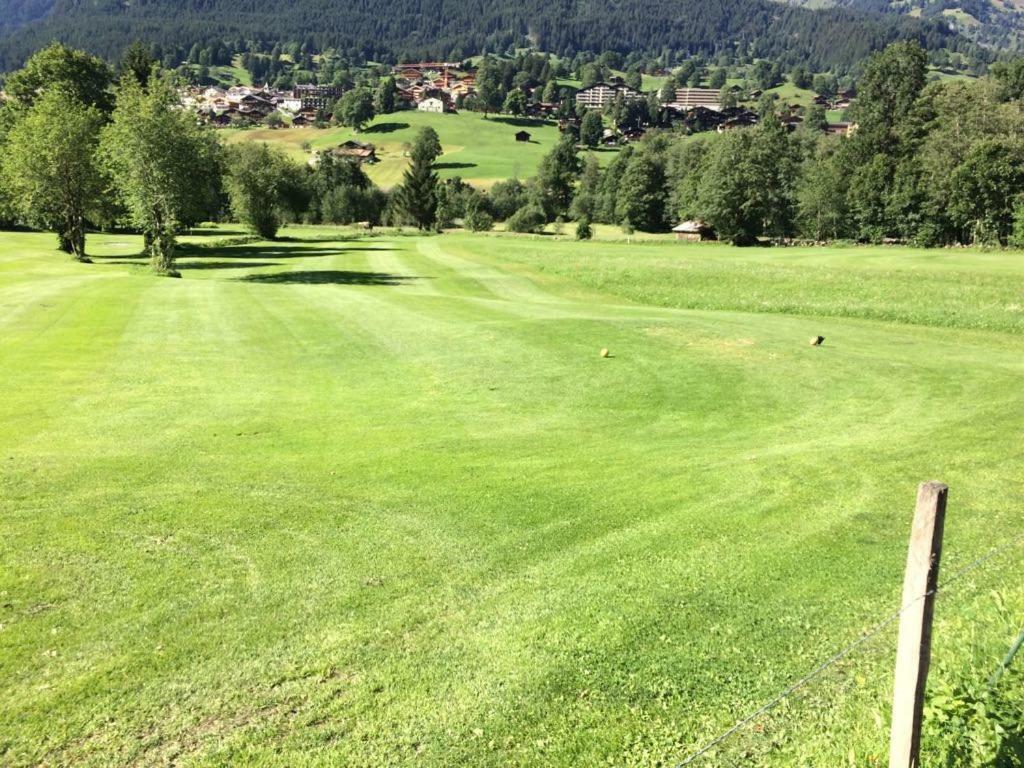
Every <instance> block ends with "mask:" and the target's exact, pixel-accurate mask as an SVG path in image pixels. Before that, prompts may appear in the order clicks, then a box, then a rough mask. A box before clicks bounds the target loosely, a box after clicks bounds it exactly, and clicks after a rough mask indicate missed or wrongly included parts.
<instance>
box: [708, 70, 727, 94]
mask: <svg viewBox="0 0 1024 768" xmlns="http://www.w3.org/2000/svg"><path fill="white" fill-rule="evenodd" d="M727 80H728V75H727V74H726V71H725V70H724V69H722V68H719V69H716V70H715V71H714V72H713V73H712V74H711V77H710V79H709V80H708V88H714V89H715V90H721V89H722V88H724V87H725V83H726V81H727Z"/></svg>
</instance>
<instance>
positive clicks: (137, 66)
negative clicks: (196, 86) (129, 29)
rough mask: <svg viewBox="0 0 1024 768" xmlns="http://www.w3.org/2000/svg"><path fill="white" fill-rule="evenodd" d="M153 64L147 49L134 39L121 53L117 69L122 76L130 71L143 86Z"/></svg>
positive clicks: (154, 63)
mask: <svg viewBox="0 0 1024 768" xmlns="http://www.w3.org/2000/svg"><path fill="white" fill-rule="evenodd" d="M155 65H156V61H155V60H154V59H153V57H152V56H150V54H149V49H148V48H146V46H144V45H143V44H142V43H140V42H139V41H138V40H136V41H135V42H133V43H132V44H131V45H129V46H128V47H127V48H125V50H124V53H123V54H122V55H121V63H120V65H119V66H118V71H119V72H120V73H121V76H122V77H123V76H124V75H125V74H126V73H128V72H130V73H131V74H132V75H134V77H135V79H136V80H138V81H139V83H140V84H141V85H142V87H143V88H145V87H146V85H147V84H148V83H149V76H150V75H151V74H153V67H154V66H155ZM206 76H207V77H209V70H207V73H206ZM199 82H200V83H201V82H203V78H202V77H200V80H199Z"/></svg>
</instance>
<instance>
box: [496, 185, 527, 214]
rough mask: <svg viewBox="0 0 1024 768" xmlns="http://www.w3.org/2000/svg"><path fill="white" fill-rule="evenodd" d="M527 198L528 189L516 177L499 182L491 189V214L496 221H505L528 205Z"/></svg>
mask: <svg viewBox="0 0 1024 768" xmlns="http://www.w3.org/2000/svg"><path fill="white" fill-rule="evenodd" d="M526 197H527V196H526V187H525V186H524V185H523V183H522V182H521V181H520V180H519V179H517V178H515V177H514V176H513V177H512V178H511V179H507V180H506V181H499V182H497V183H496V184H495V185H494V186H493V187H491V194H490V207H491V213H493V214H494V217H495V218H496V219H498V220H500V221H504V220H506V219H508V218H509V217H510V216H512V214H513V213H515V212H516V211H517V210H519V209H520V208H521V207H522V206H523V205H525V204H526Z"/></svg>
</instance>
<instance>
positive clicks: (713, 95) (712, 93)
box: [671, 88, 722, 111]
mask: <svg viewBox="0 0 1024 768" xmlns="http://www.w3.org/2000/svg"><path fill="white" fill-rule="evenodd" d="M671 106H673V107H675V108H676V109H682V110H686V109H694V108H695V107H704V109H713V110H715V111H718V110H720V109H721V108H722V107H721V98H720V94H719V92H718V91H716V90H714V89H713V88H677V89H676V95H675V99H674V100H673V101H672V102H671Z"/></svg>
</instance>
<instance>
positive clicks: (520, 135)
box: [516, 131, 530, 141]
mask: <svg viewBox="0 0 1024 768" xmlns="http://www.w3.org/2000/svg"><path fill="white" fill-rule="evenodd" d="M529 140H530V134H529V133H528V132H526V131H517V132H516V141H529Z"/></svg>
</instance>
